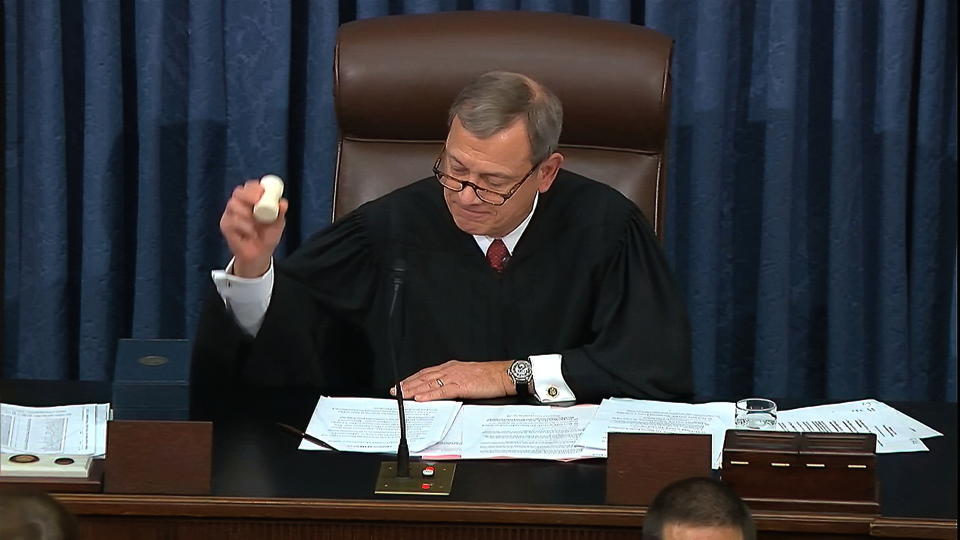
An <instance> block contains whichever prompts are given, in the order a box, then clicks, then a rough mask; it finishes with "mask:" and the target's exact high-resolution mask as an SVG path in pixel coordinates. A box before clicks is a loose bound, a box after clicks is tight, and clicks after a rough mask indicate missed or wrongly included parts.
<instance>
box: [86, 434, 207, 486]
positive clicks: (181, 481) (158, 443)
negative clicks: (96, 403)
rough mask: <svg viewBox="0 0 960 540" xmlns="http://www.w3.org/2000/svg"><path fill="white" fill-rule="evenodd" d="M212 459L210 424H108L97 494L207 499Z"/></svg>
mask: <svg viewBox="0 0 960 540" xmlns="http://www.w3.org/2000/svg"><path fill="white" fill-rule="evenodd" d="M212 459H213V424H212V423H211V422H157V421H145V420H111V421H110V422H109V423H108V424H107V463H106V471H105V472H104V478H103V491H104V492H105V493H146V494H160V495H207V494H209V493H210V478H211V462H212Z"/></svg>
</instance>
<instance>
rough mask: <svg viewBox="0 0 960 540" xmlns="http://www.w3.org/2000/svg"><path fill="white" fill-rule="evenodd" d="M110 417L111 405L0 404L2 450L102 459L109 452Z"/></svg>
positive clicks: (0, 443)
mask: <svg viewBox="0 0 960 540" xmlns="http://www.w3.org/2000/svg"><path fill="white" fill-rule="evenodd" d="M110 417H111V411H110V404H109V403H98V404H97V403H91V404H86V405H63V406H59V407H22V406H19V405H7V404H0V450H2V451H3V452H7V453H30V454H73V455H84V456H93V457H102V456H103V455H104V454H106V452H107V421H108V420H109V419H110Z"/></svg>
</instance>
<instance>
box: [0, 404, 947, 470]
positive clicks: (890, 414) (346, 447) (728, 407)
mask: <svg viewBox="0 0 960 540" xmlns="http://www.w3.org/2000/svg"><path fill="white" fill-rule="evenodd" d="M404 405H405V411H406V418H407V439H408V445H409V447H410V453H411V455H415V456H421V457H424V458H427V459H461V458H462V459H499V458H516V459H550V460H573V459H583V458H603V457H606V456H607V434H608V433H679V434H686V433H696V434H705V435H710V436H711V450H712V455H711V466H712V467H713V468H715V469H716V468H719V467H720V465H721V463H722V451H723V441H724V437H725V435H726V431H727V430H728V429H734V416H735V414H734V411H735V405H734V404H733V403H730V402H714V403H700V404H689V403H670V402H663V401H647V400H635V399H624V398H612V399H605V400H603V402H602V403H601V404H600V405H599V406H597V405H577V406H574V407H549V406H543V405H539V406H538V405H461V403H459V402H455V401H433V402H427V403H418V402H415V401H405V402H404ZM777 421H778V424H777V429H779V430H781V431H801V432H803V431H806V432H831V433H855V432H862V433H876V434H877V452H878V453H890V452H917V451H924V450H926V449H927V447H926V445H925V444H923V441H921V440H920V439H922V438H926V437H935V436H938V435H940V433H938V432H937V431H935V430H933V429H931V428H929V427H928V426H926V425H924V424H922V423H921V422H918V421H917V420H914V419H913V418H910V417H909V416H907V415H905V414H903V413H901V412H900V411H898V410H896V409H894V408H893V407H890V406H889V405H887V404H885V403H882V402H880V401H876V400H873V399H867V400H862V401H851V402H848V403H836V404H830V405H818V406H815V407H805V408H803V409H794V410H792V411H780V413H779V414H778V418H777ZM307 432H308V433H309V434H311V435H313V436H315V437H317V438H319V439H321V440H323V441H325V442H327V443H330V444H331V445H333V446H334V447H335V448H337V449H338V450H343V451H352V452H374V453H394V452H395V451H396V449H397V442H398V439H399V421H398V413H397V403H396V401H395V400H392V399H368V398H328V397H323V398H320V401H319V402H318V403H317V408H316V409H315V410H314V412H313V417H312V418H311V419H310V425H309V426H308V427H307ZM5 437H6V435H5ZM4 440H6V439H4ZM300 448H301V449H303V450H321V448H320V447H319V446H315V445H313V444H312V443H309V442H307V441H303V442H302V443H301V444H300ZM4 449H6V447H4Z"/></svg>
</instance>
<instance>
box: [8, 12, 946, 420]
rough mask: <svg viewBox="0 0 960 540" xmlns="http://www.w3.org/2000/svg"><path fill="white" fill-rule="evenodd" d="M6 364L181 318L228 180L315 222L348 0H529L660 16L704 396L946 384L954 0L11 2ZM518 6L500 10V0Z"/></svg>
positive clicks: (51, 363)
mask: <svg viewBox="0 0 960 540" xmlns="http://www.w3.org/2000/svg"><path fill="white" fill-rule="evenodd" d="M3 8H4V32H5V35H4V68H5V69H4V77H5V83H6V87H5V92H6V94H5V100H6V102H5V104H6V107H5V108H6V110H5V128H6V130H5V165H6V170H5V186H4V189H5V193H4V195H5V208H4V210H5V222H4V227H5V236H4V346H5V349H6V350H5V354H4V358H3V364H2V366H3V371H2V374H3V376H5V377H29V378H65V379H71V378H79V379H94V380H101V379H109V377H110V374H111V370H112V364H113V360H112V356H113V353H114V350H115V343H116V340H117V338H119V337H141V338H149V337H183V336H188V337H189V336H190V335H191V334H192V332H193V329H194V326H195V324H196V319H197V315H198V311H199V306H200V302H201V298H202V297H203V295H204V294H205V293H206V292H207V291H208V287H209V274H208V272H209V270H210V269H211V268H213V267H217V266H222V265H223V264H224V262H225V261H226V260H227V257H228V254H227V252H226V249H225V247H224V245H223V242H222V240H221V238H220V234H219V229H218V221H219V217H220V214H221V212H222V210H223V205H224V203H225V201H226V199H227V197H228V196H229V193H230V190H232V189H233V187H234V186H235V185H237V184H238V183H240V182H241V181H242V180H243V179H244V178H251V177H256V176H259V175H261V174H263V173H265V172H275V173H278V174H281V175H282V176H284V178H286V179H287V180H288V185H289V190H288V194H289V196H290V197H291V199H292V200H294V201H296V204H295V205H294V210H293V212H292V213H291V216H290V220H289V223H288V228H287V234H286V238H285V241H284V242H285V244H284V245H283V246H282V247H281V250H282V251H286V250H287V249H291V248H293V247H295V246H296V245H298V244H299V243H300V242H301V241H302V239H303V238H304V237H306V236H307V235H309V234H310V233H312V232H313V231H316V230H318V229H319V228H321V227H323V226H324V225H326V224H327V223H328V222H329V216H330V206H331V191H332V182H331V178H332V174H333V168H334V161H335V152H336V147H335V141H336V121H335V117H334V114H333V108H332V103H333V101H332V100H333V98H332V92H331V89H332V61H333V57H332V52H333V43H334V40H335V35H336V30H337V27H338V25H339V24H341V23H342V22H345V21H348V20H352V19H356V18H366V17H373V16H381V15H388V14H399V13H424V12H434V11H441V10H451V9H504V10H512V9H530V10H547V11H559V12H568V13H576V14H580V15H588V16H593V17H602V18H608V19H613V20H620V21H628V22H633V23H636V24H644V25H647V26H650V27H652V28H655V29H658V30H661V31H663V32H665V33H667V34H669V35H671V36H672V37H673V38H674V39H675V40H676V51H675V57H674V64H673V76H674V84H673V90H674V93H673V122H672V129H671V135H670V136H671V148H670V154H669V156H670V158H669V160H670V163H669V167H670V168H669V210H668V214H667V232H666V235H667V236H666V247H667V251H668V255H669V257H670V259H671V262H672V263H673V265H674V268H675V270H676V273H677V276H678V279H679V281H680V283H681V285H682V287H683V288H684V290H685V293H686V297H687V301H688V306H689V310H690V316H691V321H692V324H693V341H694V362H695V368H696V386H697V392H698V394H699V395H700V396H708V395H723V396H737V395H741V396H743V395H747V394H761V395H769V396H785V397H805V398H830V399H845V398H856V397H862V396H876V397H879V398H881V399H888V400H954V401H955V400H956V391H957V386H956V367H957V352H956V309H957V307H956V306H957V303H956V298H957V293H956V290H957V289H956V281H957V236H956V225H957V146H956V140H957V68H956V65H957V63H956V60H957V50H956V16H957V13H956V3H955V2H952V1H949V0H927V1H925V2H914V1H896V0H882V1H878V2H840V1H837V2H831V1H826V0H818V1H813V2H795V1H792V0H768V1H748V0H743V1H739V0H738V1H733V0H731V1H715V2H699V1H692V0H691V1H671V0H647V1H646V2H627V1H602V0H590V1H573V0H570V1H546V0H543V1H527V2H507V1H495V0H475V1H472V2H471V1H462V0H461V1H453V0H449V1H440V0H436V1H406V2H401V1H388V0H380V1H356V2H345V1H341V2H327V1H320V0H317V1H309V2H289V1H288V0H257V1H254V0H251V1H242V2H240V1H232V0H207V1H199V2H187V1H185V0H184V1H167V2H156V1H153V0H140V1H133V2H103V1H95V0H86V1H78V2H74V1H66V0H64V1H62V2H60V1H54V0H3ZM505 16H509V15H505Z"/></svg>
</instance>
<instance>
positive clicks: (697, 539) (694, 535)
mask: <svg viewBox="0 0 960 540" xmlns="http://www.w3.org/2000/svg"><path fill="white" fill-rule="evenodd" d="M663 540H743V534H742V533H741V532H740V529H738V528H736V527H729V526H728V527H715V526H705V527H704V526H698V525H684V524H682V523H666V524H664V526H663Z"/></svg>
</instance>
